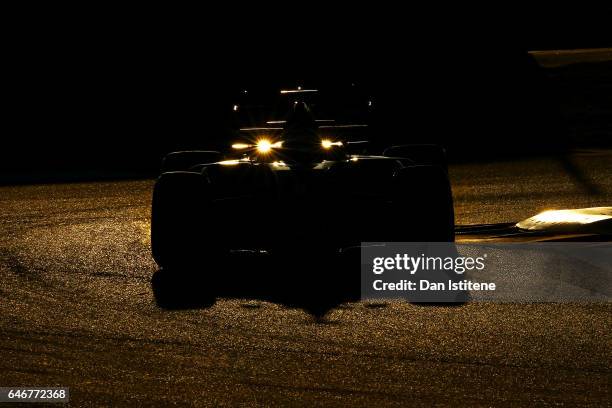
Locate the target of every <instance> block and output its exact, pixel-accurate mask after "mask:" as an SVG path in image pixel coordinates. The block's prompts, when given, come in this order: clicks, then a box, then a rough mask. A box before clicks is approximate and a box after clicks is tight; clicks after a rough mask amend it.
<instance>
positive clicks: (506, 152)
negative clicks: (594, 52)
mask: <svg viewBox="0 0 612 408" xmlns="http://www.w3.org/2000/svg"><path fill="white" fill-rule="evenodd" d="M304 9H308V10H297V11H296V12H295V13H293V12H291V13H286V14H283V15H282V16H281V15H277V14H272V13H268V12H266V11H262V10H258V11H259V14H251V11H250V10H241V11H242V12H241V13H240V14H239V15H238V14H237V13H236V11H234V12H228V11H220V10H215V11H213V10H208V11H202V12H199V13H194V12H191V11H189V10H182V11H177V10H173V11H172V12H170V11H167V10H163V9H158V10H150V9H142V10H53V13H52V14H48V15H47V14H46V12H45V11H41V10H37V11H36V12H34V11H31V10H29V11H25V12H23V13H21V14H20V15H19V17H18V18H16V21H15V24H14V26H13V27H11V28H10V29H9V35H8V37H7V48H6V50H5V55H4V57H5V58H3V59H4V65H5V68H6V70H5V74H4V75H3V77H4V81H3V82H4V88H5V92H4V99H5V108H4V110H5V111H4V113H5V115H3V116H4V120H3V122H4V123H3V131H2V142H1V144H2V146H1V147H2V152H3V154H2V156H3V157H2V160H1V162H0V176H1V177H2V182H3V183H13V182H24V181H27V182H37V181H52V180H58V179H86V178H115V177H134V176H141V175H144V176H147V175H153V174H154V173H155V171H156V170H157V168H158V166H159V162H160V160H161V158H162V157H163V155H164V154H165V153H166V152H168V151H172V150H177V149H186V148H217V147H219V146H221V145H225V144H226V143H228V142H229V140H228V138H229V137H230V136H229V134H228V129H227V126H226V121H225V118H226V117H227V114H228V113H229V107H231V105H232V103H233V99H232V98H233V97H234V95H235V92H236V90H237V89H241V88H243V87H245V86H247V87H248V86H251V85H253V84H256V85H258V86H261V84H268V83H273V82H278V81H281V82H285V83H289V82H292V81H294V82H296V83H303V82H308V83H317V82H325V81H328V82H329V81H331V82H334V81H357V82H359V83H360V84H364V86H366V87H367V88H368V89H369V90H370V91H371V92H372V95H373V97H374V100H375V101H376V108H377V113H376V115H375V117H374V120H373V126H372V130H371V133H372V134H371V139H373V140H374V141H375V142H376V143H377V144H378V145H380V146H383V145H385V144H390V143H397V142H404V143H406V142H407V143H410V142H437V143H442V144H444V145H445V146H447V147H448V149H449V154H450V155H451V158H452V159H462V158H469V159H470V160H473V159H483V158H486V159H490V158H496V157H513V156H514V155H517V154H532V153H533V154H542V153H543V152H544V153H547V154H557V153H558V152H562V151H564V150H565V149H567V148H569V147H572V146H574V145H581V144H582V145H588V144H591V142H592V140H591V139H588V140H587V139H585V138H584V137H582V136H581V135H580V134H579V135H578V136H576V135H575V134H573V135H572V134H571V132H568V128H569V125H568V123H567V122H568V120H567V117H566V116H564V115H563V112H561V110H562V109H560V106H559V100H560V99H559V98H560V97H559V93H560V92H565V91H566V90H567V89H568V87H563V86H559V82H558V81H557V82H554V81H551V75H550V73H547V72H546V71H545V70H543V69H542V68H541V67H540V66H539V65H538V64H537V63H536V62H535V60H534V59H533V57H531V56H530V55H529V54H527V51H528V50H544V49H570V48H592V47H606V46H611V45H612V43H611V42H610V40H609V37H607V36H606V34H607V33H606V27H607V26H608V24H609V21H610V20H609V19H608V17H610V14H609V11H610V9H609V8H606V9H592V10H591V9H587V8H586V7H580V8H576V7H569V6H567V7H565V8H560V7H559V6H555V7H548V8H547V7H544V6H542V7H541V8H537V9H534V8H521V7H514V8H510V7H507V8H504V7H498V8H496V9H490V8H489V9H482V8H478V9H476V8H472V9H468V8H458V7H456V8H450V7H448V6H445V5H442V4H441V5H439V7H430V8H428V9H425V8H416V7H414V8H409V9H406V8H403V9H401V10H400V9H397V10H388V9H386V10H370V9H364V10H350V11H347V10H340V11H337V12H330V11H329V10H328V11H325V12H322V11H319V10H314V9H310V8H309V7H306V6H304ZM58 14H59V16H58ZM262 15H263V16H262ZM598 70H599V71H601V70H603V71H605V72H610V66H609V65H607V66H603V68H601V67H600V68H598ZM599 71H598V72H599ZM598 75H599V74H598ZM552 77H553V79H554V72H553V75H552ZM589 78H591V79H590V81H591V85H592V82H595V85H596V87H597V86H599V85H600V84H601V83H604V82H605V81H606V80H607V79H606V78H605V76H604V77H602V76H601V75H599V76H597V75H595V76H594V77H593V76H590V77H589ZM593 78H594V79H593ZM602 78H604V79H602ZM608 78H609V77H608ZM574 88H575V87H574ZM602 103H605V101H604V102H602ZM609 123H610V122H609V118H604V119H603V125H602V128H603V129H604V133H605V129H606V128H607V126H608V125H609ZM600 133H601V132H600ZM596 143H597V144H598V145H601V144H602V143H603V144H606V143H607V141H606V138H605V137H604V138H602V137H598V138H597V139H596Z"/></svg>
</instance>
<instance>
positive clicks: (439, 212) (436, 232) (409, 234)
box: [390, 166, 455, 242]
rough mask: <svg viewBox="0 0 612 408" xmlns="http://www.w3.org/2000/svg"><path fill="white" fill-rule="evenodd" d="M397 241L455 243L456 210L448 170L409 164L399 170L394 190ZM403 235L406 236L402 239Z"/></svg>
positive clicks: (392, 212) (393, 200) (392, 213)
mask: <svg viewBox="0 0 612 408" xmlns="http://www.w3.org/2000/svg"><path fill="white" fill-rule="evenodd" d="M392 202H393V211H391V212H390V214H391V217H393V218H394V219H396V221H397V223H396V225H397V228H399V230H398V231H397V232H396V233H395V234H393V235H394V236H395V237H394V238H395V240H396V241H409V240H412V241H419V242H454V240H455V212H454V207H453V195H452V191H451V186H450V182H449V179H448V175H447V174H446V171H444V170H443V169H442V168H441V167H439V166H410V167H405V168H403V169H401V170H399V171H397V172H396V174H395V175H394V188H393V192H392ZM402 237H404V238H402Z"/></svg>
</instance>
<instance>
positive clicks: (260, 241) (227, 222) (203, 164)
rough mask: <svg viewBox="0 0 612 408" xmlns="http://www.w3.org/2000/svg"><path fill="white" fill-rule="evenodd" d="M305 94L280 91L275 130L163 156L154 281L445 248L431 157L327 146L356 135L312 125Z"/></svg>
mask: <svg viewBox="0 0 612 408" xmlns="http://www.w3.org/2000/svg"><path fill="white" fill-rule="evenodd" d="M305 92H310V90H302V89H292V90H283V91H281V94H282V95H288V96H289V98H288V100H287V101H286V103H287V105H288V107H289V108H288V109H287V114H286V115H285V116H284V118H282V119H280V120H273V121H272V120H270V121H267V122H266V125H267V126H263V127H250V128H242V129H241V132H240V133H239V135H243V136H241V137H242V140H235V141H231V142H233V144H231V142H230V143H228V149H227V151H224V152H219V151H181V152H174V153H170V154H169V155H167V157H166V158H165V159H164V162H163V168H162V173H161V175H160V176H159V178H158V180H157V182H156V184H155V189H154V194H153V204H152V222H151V244H152V252H153V257H154V259H155V261H156V262H157V264H158V265H159V266H160V267H161V268H162V269H164V268H167V269H172V270H185V269H189V270H192V271H194V272H196V273H198V272H203V270H204V269H206V267H207V265H213V264H214V265H219V262H220V261H221V262H223V260H225V259H230V258H231V257H232V255H237V256H239V257H244V256H253V257H256V258H260V259H261V258H265V259H272V258H276V259H283V258H285V259H287V257H288V258H290V259H293V260H294V262H300V261H299V259H302V260H304V259H308V260H312V259H323V258H325V259H329V257H334V256H336V255H338V254H346V253H348V252H351V251H353V252H354V253H355V252H356V253H357V254H358V253H359V251H358V249H359V247H360V244H361V243H362V242H385V241H419V242H432V241H454V212H453V202H452V195H451V189H450V184H449V179H448V175H447V169H446V162H445V157H444V151H443V150H442V148H440V147H438V146H434V145H402V146H393V147H389V148H387V149H385V150H383V151H379V152H378V153H379V154H378V155H371V154H363V152H364V150H363V146H364V142H363V141H361V140H359V141H355V140H349V139H348V138H347V137H343V138H341V137H335V136H334V134H335V133H337V132H336V131H337V130H339V129H340V130H342V131H343V132H345V133H346V130H347V129H351V128H358V127H364V126H366V125H363V124H350V123H349V124H346V123H345V124H339V123H337V122H334V121H333V120H330V119H327V118H322V119H319V118H317V117H315V113H314V112H315V111H316V110H315V109H311V106H310V105H309V103H307V102H306V99H305V98H302V95H303V93H305ZM314 107H315V108H316V104H314ZM236 109H238V107H237V106H234V110H236ZM407 139H409V136H407ZM359 149H361V150H360V154H358V153H355V151H356V150H359ZM354 250H356V251H354ZM355 273H356V276H358V275H359V274H358V271H355ZM357 280H358V278H357Z"/></svg>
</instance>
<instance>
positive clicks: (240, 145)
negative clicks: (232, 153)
mask: <svg viewBox="0 0 612 408" xmlns="http://www.w3.org/2000/svg"><path fill="white" fill-rule="evenodd" d="M249 147H253V145H250V144H246V143H234V144H233V145H232V149H236V150H243V149H248V148H249Z"/></svg>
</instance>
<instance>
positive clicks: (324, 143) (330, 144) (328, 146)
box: [321, 139, 342, 149]
mask: <svg viewBox="0 0 612 408" xmlns="http://www.w3.org/2000/svg"><path fill="white" fill-rule="evenodd" d="M321 146H323V148H324V149H331V148H332V147H333V146H342V142H332V141H331V140H329V139H323V140H321Z"/></svg>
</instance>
